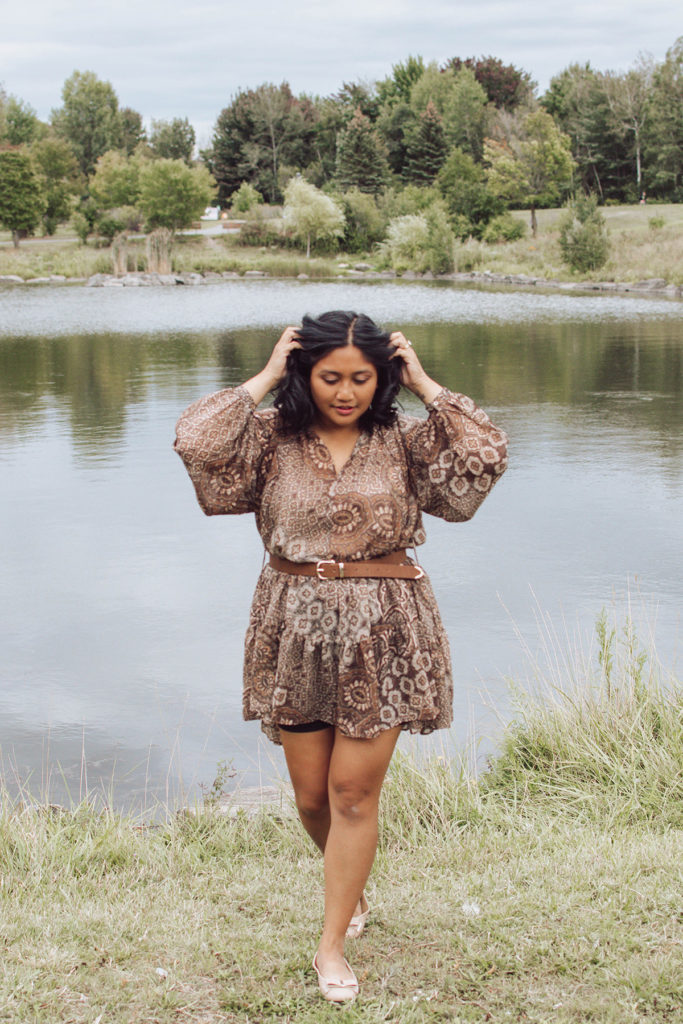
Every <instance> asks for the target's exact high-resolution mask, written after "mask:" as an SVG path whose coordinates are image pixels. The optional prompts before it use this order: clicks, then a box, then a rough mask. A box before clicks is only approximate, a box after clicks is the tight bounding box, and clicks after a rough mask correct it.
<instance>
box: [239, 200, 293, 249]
mask: <svg viewBox="0 0 683 1024" xmlns="http://www.w3.org/2000/svg"><path fill="white" fill-rule="evenodd" d="M278 225H279V221H277V222H276V221H275V220H274V219H273V218H272V217H271V216H270V210H269V209H268V207H265V206H252V208H251V209H250V210H248V211H247V218H246V220H245V222H244V224H243V225H242V227H241V228H240V233H239V235H237V236H236V239H235V240H236V242H237V244H238V245H264V246H265V245H282V244H283V238H282V235H281V234H280V231H279V227H278Z"/></svg>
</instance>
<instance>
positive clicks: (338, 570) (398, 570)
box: [269, 548, 424, 580]
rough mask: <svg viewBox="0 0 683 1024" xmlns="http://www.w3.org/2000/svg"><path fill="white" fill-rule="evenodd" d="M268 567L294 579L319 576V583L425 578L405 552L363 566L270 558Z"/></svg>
mask: <svg viewBox="0 0 683 1024" xmlns="http://www.w3.org/2000/svg"><path fill="white" fill-rule="evenodd" d="M269 565H270V566H271V568H273V569H275V570H276V571H277V572H286V573H289V574H290V575H291V576H317V577H318V579H319V580H347V579H373V578H375V579H390V580H421V579H422V577H423V576H424V569H423V568H422V566H420V565H411V563H410V562H408V561H407V554H406V550H405V548H402V549H401V550H399V551H390V552H389V554H388V555H380V557H379V558H369V559H367V560H365V561H361V562H341V561H339V562H337V561H335V560H334V559H333V558H321V559H320V561H319V562H290V561H289V559H288V558H280V556H279V555H271V556H270V560H269Z"/></svg>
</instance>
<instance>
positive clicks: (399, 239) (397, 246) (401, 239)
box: [379, 213, 429, 270]
mask: <svg viewBox="0 0 683 1024" xmlns="http://www.w3.org/2000/svg"><path fill="white" fill-rule="evenodd" d="M428 238H429V227H428V225H427V219H426V217H425V216H424V215H423V214H421V213H407V214H405V216H403V217H395V218H394V220H392V221H391V222H390V223H389V227H388V229H387V237H386V239H385V240H384V241H383V242H382V243H381V244H380V246H379V251H380V256H381V257H382V259H383V260H384V261H386V262H387V263H389V264H390V265H391V266H393V267H394V269H396V270H408V269H417V264H418V262H421V258H420V257H421V254H422V252H423V250H424V249H425V248H426V246H427V240H428Z"/></svg>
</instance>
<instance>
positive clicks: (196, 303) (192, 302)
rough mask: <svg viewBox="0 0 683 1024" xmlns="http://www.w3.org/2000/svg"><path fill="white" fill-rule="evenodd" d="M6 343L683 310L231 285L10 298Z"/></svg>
mask: <svg viewBox="0 0 683 1024" xmlns="http://www.w3.org/2000/svg"><path fill="white" fill-rule="evenodd" d="M0 302H1V303H2V319H1V321H0V332H2V334H14V335H16V334H31V335H51V336H52V335H55V334H69V333H76V332H79V331H88V332H98V331H106V332H111V331H115V332H117V333H122V334H128V333H131V332H143V331H144V332H148V331H150V332H155V333H156V332H159V331H163V332H166V331H185V330H193V331H208V330H227V329H230V328H235V327H262V326H269V325H273V324H286V323H297V322H298V321H299V320H300V319H301V316H302V313H303V312H307V311H308V312H312V313H321V312H323V311H324V310H327V309H358V310H361V311H363V312H365V313H367V314H368V315H369V316H371V317H373V318H375V319H377V320H379V321H381V322H383V323H386V324H387V325H388V324H399V323H401V322H402V321H407V322H410V323H430V322H436V321H440V322H446V323H461V324H467V323H476V324H480V323H484V322H485V323H519V324H523V323H532V322H537V321H539V320H550V321H563V320H571V321H591V320H592V321H600V322H605V321H607V320H619V321H621V320H624V319H629V320H633V319H638V318H646V319H649V320H651V319H653V318H663V319H667V320H668V319H673V320H680V319H682V318H683V304H682V303H680V302H673V301H666V300H663V299H654V298H636V297H631V296H628V297H626V296H622V297H616V296H612V295H596V296H593V295H590V296H582V295H561V294H557V293H552V294H548V293H546V294H537V293H535V292H523V293H522V292H513V291H505V292H502V291H490V290H483V289H477V288H465V287H462V286H454V285H453V284H450V283H445V282H435V283H433V284H431V285H427V284H412V283H408V282H406V283H401V284H396V283H379V284H378V283H375V282H373V283H372V284H370V283H367V284H363V283H360V282H359V283H354V284H349V283H348V282H339V283H330V282H320V283H317V282H310V281H309V282H299V281H296V282H291V281H269V280H256V281H227V282H221V283H215V284H213V283H212V284H208V285H200V286H191V287H187V286H185V287H182V286H176V287H174V288H164V289H159V290H156V289H150V288H84V287H81V286H75V285H74V286H63V287H61V288H45V287H43V288H38V287H37V286H36V287H34V288H32V289H31V290H30V291H29V289H28V288H26V287H25V286H24V287H20V288H17V287H15V288H11V289H10V288H6V289H4V290H3V291H2V292H0Z"/></svg>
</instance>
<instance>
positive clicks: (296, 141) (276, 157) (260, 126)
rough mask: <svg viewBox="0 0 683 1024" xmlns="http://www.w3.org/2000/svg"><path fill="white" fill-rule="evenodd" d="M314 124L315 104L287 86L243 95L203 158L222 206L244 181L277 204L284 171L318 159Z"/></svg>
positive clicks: (221, 121)
mask: <svg viewBox="0 0 683 1024" xmlns="http://www.w3.org/2000/svg"><path fill="white" fill-rule="evenodd" d="M315 122H316V107H315V104H314V103H313V102H312V101H311V100H310V99H308V98H307V97H299V98H298V99H297V98H296V97H295V96H293V94H292V91H291V89H290V87H289V85H288V84H287V83H286V82H283V83H282V85H280V86H275V85H272V84H265V85H260V86H259V87H258V88H257V89H249V90H247V91H244V92H239V93H238V94H237V96H236V97H235V98H234V99H233V101H232V102H231V104H230V106H229V107H225V109H224V110H222V111H221V113H220V114H219V116H218V120H217V121H216V126H215V128H214V133H213V141H212V145H211V148H210V149H209V150H207V151H206V152H205V153H204V154H202V155H203V157H204V159H205V160H206V163H207V165H208V167H209V169H210V171H211V172H212V174H213V175H214V177H215V179H216V181H217V182H218V190H219V191H218V199H219V202H220V203H221V205H227V203H228V200H229V197H230V196H231V195H232V193H233V192H235V191H236V190H237V189H238V188H239V186H240V184H241V183H242V182H243V181H247V182H248V183H249V184H250V185H253V186H254V188H256V189H258V191H259V192H260V193H261V195H263V196H265V197H266V198H267V199H268V201H269V202H278V201H279V199H280V198H281V196H282V192H281V187H280V168H281V167H283V166H284V167H296V168H301V169H303V168H304V167H307V166H308V165H309V164H310V163H311V162H312V161H314V160H315V159H316V156H317V153H316V147H315V142H316V135H315Z"/></svg>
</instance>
